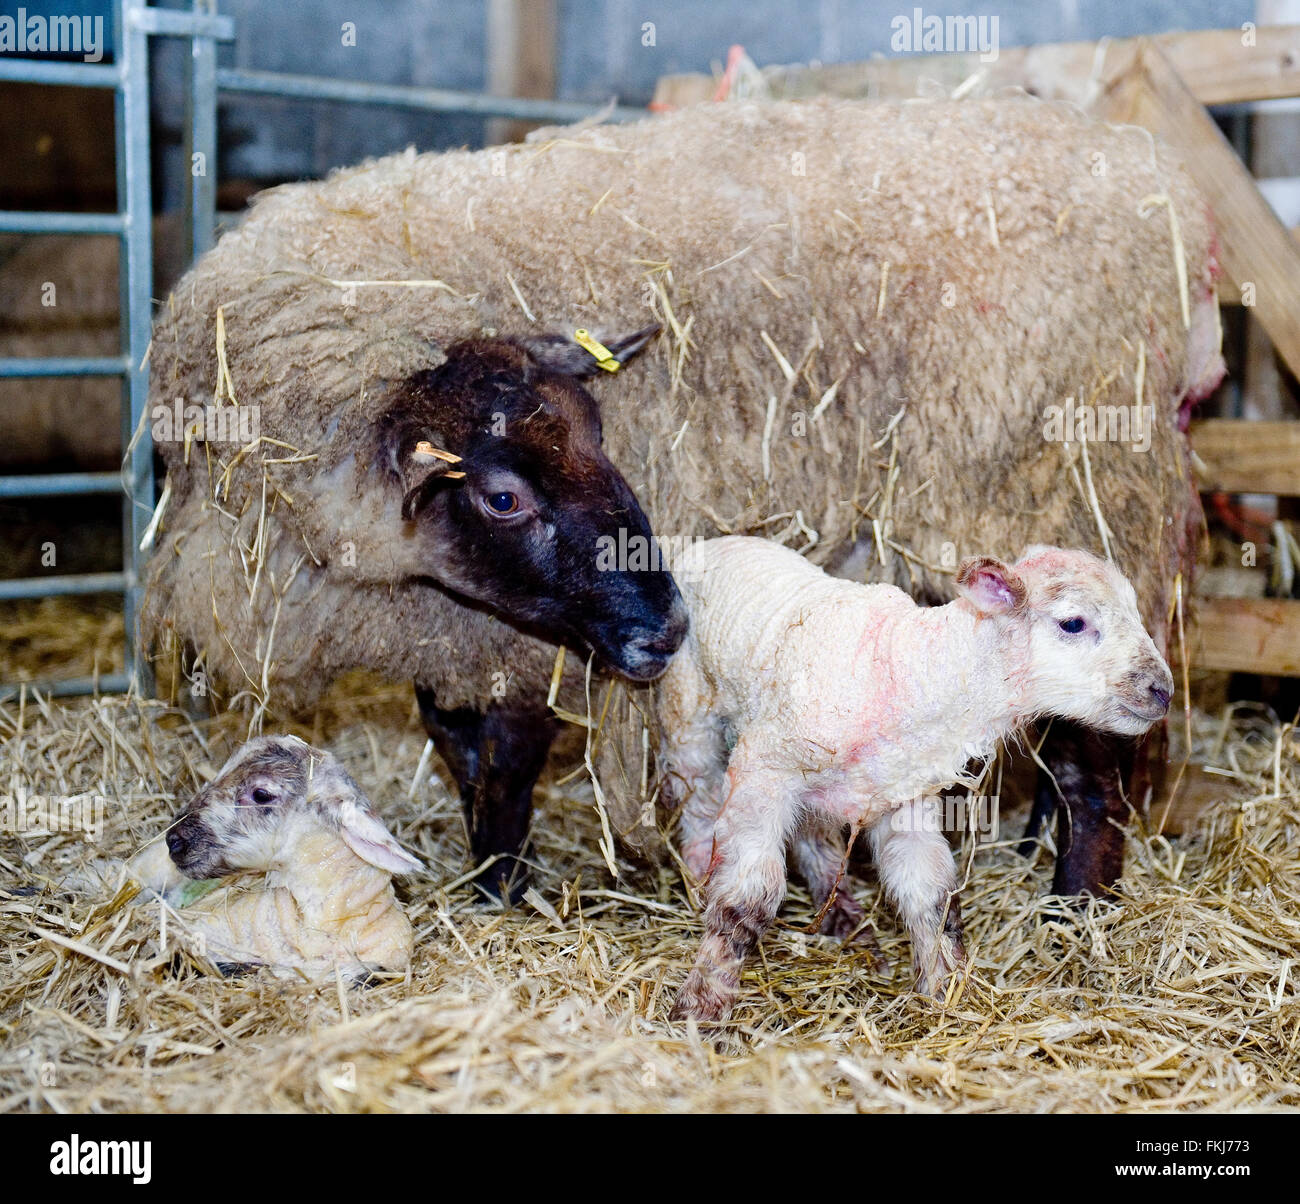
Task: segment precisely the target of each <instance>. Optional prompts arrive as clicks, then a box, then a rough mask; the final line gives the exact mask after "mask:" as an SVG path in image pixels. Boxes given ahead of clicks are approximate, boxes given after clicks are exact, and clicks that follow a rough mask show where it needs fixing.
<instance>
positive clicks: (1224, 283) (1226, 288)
mask: <svg viewBox="0 0 1300 1204" xmlns="http://www.w3.org/2000/svg"><path fill="white" fill-rule="evenodd" d="M1291 237H1292V238H1293V239H1295V241H1296V243H1297V244H1300V226H1292V227H1291ZM1216 287H1217V292H1218V295H1219V304H1220V305H1240V304H1241V290H1240V289H1239V288H1238V287H1237V286H1236V284H1234V283H1233V282H1232V281H1231V280H1230V279H1229V278H1228V277H1227V276H1221V277H1220V278H1219V280H1218V284H1217V286H1216Z"/></svg>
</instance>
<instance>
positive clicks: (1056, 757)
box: [1025, 719, 1145, 895]
mask: <svg viewBox="0 0 1300 1204" xmlns="http://www.w3.org/2000/svg"><path fill="white" fill-rule="evenodd" d="M1139 746H1141V749H1142V750H1143V751H1144V750H1145V741H1135V740H1133V739H1131V738H1129V737H1125V736H1113V735H1109V734H1106V733H1102V732H1095V731H1091V730H1089V729H1088V728H1085V727H1082V726H1081V725H1079V724H1075V723H1064V722H1062V721H1061V720H1059V719H1057V720H1054V721H1053V723H1052V728H1051V731H1050V732H1048V734H1047V739H1046V740H1044V741H1043V747H1042V750H1041V751H1040V754H1039V755H1040V756H1041V757H1042V760H1043V764H1044V765H1046V766H1047V768H1048V770H1050V771H1051V774H1052V776H1053V777H1054V778H1055V779H1056V785H1055V787H1054V786H1053V785H1052V782H1051V780H1050V779H1049V778H1048V777H1047V776H1046V775H1045V774H1044V773H1043V771H1042V770H1041V769H1040V770H1039V771H1038V773H1039V781H1038V787H1037V790H1036V792H1035V796H1034V809H1033V814H1032V815H1031V816H1030V821H1029V824H1030V826H1029V829H1028V830H1027V831H1026V833H1025V835H1026V839H1030V838H1032V837H1034V836H1036V835H1037V832H1038V830H1039V827H1040V826H1041V825H1042V824H1043V823H1045V822H1046V821H1047V820H1048V819H1049V818H1050V816H1051V813H1052V811H1053V810H1054V811H1055V812H1056V814H1057V828H1056V848H1057V853H1056V878H1055V881H1054V882H1053V884H1052V889H1053V890H1054V891H1055V892H1056V893H1057V894H1058V895H1097V894H1105V893H1106V892H1107V891H1108V890H1110V888H1111V887H1112V886H1114V885H1115V883H1116V882H1117V881H1118V880H1119V876H1120V874H1121V873H1122V872H1123V870H1124V828H1125V826H1126V825H1127V824H1128V818H1129V805H1130V803H1136V801H1137V800H1136V798H1135V796H1134V794H1133V793H1132V791H1133V788H1134V785H1135V782H1134V765H1135V764H1136V761H1137V759H1138V753H1139ZM1058 789H1059V791H1060V794H1059V795H1058V794H1057V790H1058Z"/></svg>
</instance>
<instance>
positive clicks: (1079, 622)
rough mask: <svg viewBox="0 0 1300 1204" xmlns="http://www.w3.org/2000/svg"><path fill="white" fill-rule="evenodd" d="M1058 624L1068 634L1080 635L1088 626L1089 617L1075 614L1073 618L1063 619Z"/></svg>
mask: <svg viewBox="0 0 1300 1204" xmlns="http://www.w3.org/2000/svg"><path fill="white" fill-rule="evenodd" d="M1057 626H1058V627H1059V628H1060V629H1061V630H1062V631H1063V632H1065V634H1066V635H1078V634H1079V632H1081V631H1082V630H1083V629H1084V628H1085V627H1087V626H1088V621H1087V619H1084V618H1081V617H1080V616H1078V615H1075V616H1074V618H1072V619H1062V620H1061V621H1060V622H1059V623H1057Z"/></svg>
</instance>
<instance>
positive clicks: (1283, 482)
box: [1188, 418, 1300, 497]
mask: <svg viewBox="0 0 1300 1204" xmlns="http://www.w3.org/2000/svg"><path fill="white" fill-rule="evenodd" d="M1188 434H1189V436H1190V438H1191V441H1192V449H1193V450H1194V451H1195V452H1196V455H1197V458H1198V459H1199V460H1200V461H1201V463H1200V464H1198V465H1197V466H1196V476H1197V483H1198V484H1199V485H1200V487H1201V489H1202V491H1204V492H1207V493H1208V492H1210V491H1211V490H1223V491H1224V492H1225V493H1275V494H1278V495H1279V496H1281V497H1300V422H1248V421H1246V420H1244V419H1240V418H1207V419H1205V420H1204V421H1202V422H1193V423H1192V427H1191V430H1190V431H1189V432H1188Z"/></svg>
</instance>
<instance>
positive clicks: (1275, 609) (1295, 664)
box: [1189, 598, 1300, 677]
mask: <svg viewBox="0 0 1300 1204" xmlns="http://www.w3.org/2000/svg"><path fill="white" fill-rule="evenodd" d="M1195 615H1196V624H1195V626H1194V628H1193V629H1192V638H1191V643H1190V645H1189V654H1190V659H1191V663H1192V665H1194V666H1195V667H1196V668H1197V669H1226V670H1230V671H1236V672H1240V673H1264V674H1268V675H1270V676H1275V677H1300V602H1296V601H1293V600H1292V599H1290V598H1202V599H1198V600H1197V603H1196V608H1195Z"/></svg>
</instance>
